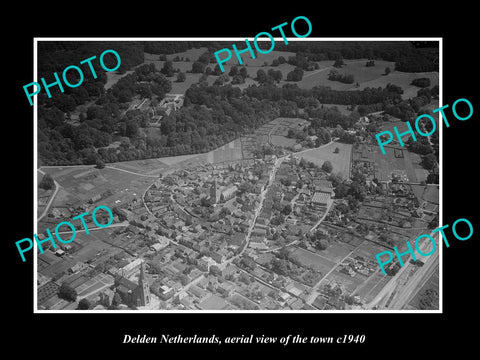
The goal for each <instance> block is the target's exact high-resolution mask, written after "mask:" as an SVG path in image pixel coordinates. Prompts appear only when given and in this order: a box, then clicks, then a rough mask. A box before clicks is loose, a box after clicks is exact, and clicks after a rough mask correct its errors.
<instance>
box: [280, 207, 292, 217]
mask: <svg viewBox="0 0 480 360" xmlns="http://www.w3.org/2000/svg"><path fill="white" fill-rule="evenodd" d="M291 212H292V206H291V205H290V204H287V205H285V206H284V208H283V209H282V214H284V215H289V214H290V213H291Z"/></svg>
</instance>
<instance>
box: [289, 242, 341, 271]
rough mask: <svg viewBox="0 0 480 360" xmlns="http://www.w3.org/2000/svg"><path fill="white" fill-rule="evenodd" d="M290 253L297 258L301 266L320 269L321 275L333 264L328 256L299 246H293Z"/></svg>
mask: <svg viewBox="0 0 480 360" xmlns="http://www.w3.org/2000/svg"><path fill="white" fill-rule="evenodd" d="M291 254H292V255H293V256H295V257H296V258H298V260H299V261H300V262H301V263H302V264H303V266H305V267H313V268H315V270H318V271H320V272H321V273H322V274H323V275H325V274H326V273H327V272H328V271H330V269H331V268H332V267H334V266H335V262H333V261H331V260H329V259H328V258H326V257H324V256H322V255H319V254H315V253H313V252H311V251H308V250H305V249H302V248H299V247H295V250H293V251H292V253H291Z"/></svg>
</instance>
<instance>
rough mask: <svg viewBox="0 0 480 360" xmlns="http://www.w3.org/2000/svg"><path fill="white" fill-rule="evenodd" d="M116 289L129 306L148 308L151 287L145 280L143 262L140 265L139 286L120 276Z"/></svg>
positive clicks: (116, 282)
mask: <svg viewBox="0 0 480 360" xmlns="http://www.w3.org/2000/svg"><path fill="white" fill-rule="evenodd" d="M115 287H116V291H117V293H118V294H119V295H120V297H121V298H122V300H123V302H125V304H127V305H133V306H146V305H149V304H150V302H151V297H150V285H149V284H148V281H146V280H145V274H144V273H143V261H142V263H141V265H140V275H139V277H138V284H135V283H134V282H133V281H130V280H128V279H127V278H125V277H123V276H120V277H118V278H117V279H116V281H115Z"/></svg>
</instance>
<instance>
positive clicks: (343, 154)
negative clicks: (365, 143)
mask: <svg viewBox="0 0 480 360" xmlns="http://www.w3.org/2000/svg"><path fill="white" fill-rule="evenodd" d="M337 147H338V148H339V150H340V151H339V152H338V153H337V154H335V153H334V150H335V148H337ZM351 153H352V145H350V144H342V143H338V142H332V143H331V144H329V145H328V146H325V147H323V148H321V149H312V150H306V151H303V152H302V153H301V154H298V155H297V156H299V157H301V158H303V159H305V160H307V161H311V162H313V163H315V164H316V165H318V166H322V165H323V163H324V162H325V161H330V162H331V163H332V165H333V173H335V174H338V175H339V176H341V177H343V178H344V179H348V178H349V177H350V162H351Z"/></svg>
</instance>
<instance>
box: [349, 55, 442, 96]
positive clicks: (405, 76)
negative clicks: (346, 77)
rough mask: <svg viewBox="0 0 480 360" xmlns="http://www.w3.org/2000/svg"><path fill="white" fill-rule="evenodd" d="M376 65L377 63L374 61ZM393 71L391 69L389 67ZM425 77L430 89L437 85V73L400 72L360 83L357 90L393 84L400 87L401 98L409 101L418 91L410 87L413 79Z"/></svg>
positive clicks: (393, 72)
mask: <svg viewBox="0 0 480 360" xmlns="http://www.w3.org/2000/svg"><path fill="white" fill-rule="evenodd" d="M375 63H377V61H375ZM391 69H393V67H391ZM422 77H426V78H429V79H430V81H431V87H433V86H434V85H439V74H438V72H425V73H404V72H400V71H392V72H391V73H390V74H388V75H386V76H380V77H378V78H376V79H372V80H370V81H365V82H362V83H360V87H359V88H358V89H360V90H362V89H364V88H366V87H371V88H377V87H382V88H383V87H385V86H386V85H387V84H388V83H391V84H395V85H398V86H400V87H401V88H402V89H403V95H402V98H404V99H409V98H412V97H415V96H417V91H418V90H419V89H420V88H419V87H417V86H414V85H411V82H412V80H413V79H417V78H422Z"/></svg>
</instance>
